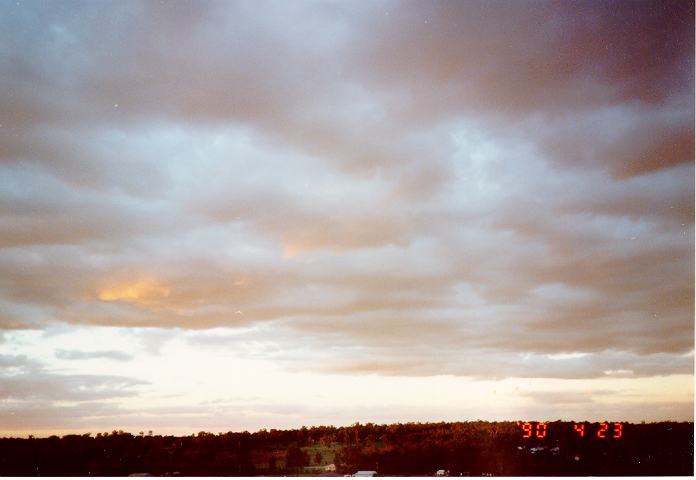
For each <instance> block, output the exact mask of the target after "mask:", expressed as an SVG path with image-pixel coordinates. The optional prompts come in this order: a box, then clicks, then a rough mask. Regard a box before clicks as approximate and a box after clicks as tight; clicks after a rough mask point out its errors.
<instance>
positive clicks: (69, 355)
mask: <svg viewBox="0 0 696 480" xmlns="http://www.w3.org/2000/svg"><path fill="white" fill-rule="evenodd" d="M55 355H56V357H57V358H60V359H61V360H91V359H96V358H104V359H107V360H116V361H119V362H126V361H128V360H132V359H133V355H130V354H128V353H124V352H119V351H117V350H99V351H90V352H85V351H81V350H56V352H55Z"/></svg>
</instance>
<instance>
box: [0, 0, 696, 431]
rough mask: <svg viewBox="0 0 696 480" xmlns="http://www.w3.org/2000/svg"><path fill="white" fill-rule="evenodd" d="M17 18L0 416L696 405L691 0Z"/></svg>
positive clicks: (352, 418) (362, 5)
mask: <svg viewBox="0 0 696 480" xmlns="http://www.w3.org/2000/svg"><path fill="white" fill-rule="evenodd" d="M0 12H1V13H0V225H1V227H0V435H19V436H26V435H29V434H35V435H51V434H57V435H62V434H66V433H87V432H91V433H92V434H95V433H96V432H104V431H109V432H110V431H112V430H118V429H123V430H126V431H130V432H133V433H137V432H138V431H148V430H152V431H154V432H155V433H161V434H170V433H171V434H192V433H196V432H199V431H209V432H213V433H217V432H227V431H241V430H249V431H256V430H258V429H261V428H294V427H299V426H302V425H308V426H309V425H336V426H338V425H349V424H352V423H354V422H361V423H366V422H374V423H391V422H411V421H412V422H415V421H422V422H424V421H466V420H477V419H482V420H525V421H529V420H535V421H543V420H556V419H563V420H589V421H598V420H609V421H633V422H640V421H659V420H668V419H672V420H693V412H694V403H693V402H694V400H693V393H694V377H693V375H694V7H693V2H688V1H681V0H680V1H670V0H660V1H656V2H652V1H644V0H636V1H627V0H626V1H619V2H616V1H592V2H589V1H574V2H565V1H531V0H525V1H513V0H508V1H501V0H491V1H473V0H465V1H437V0H433V1H391V0H370V1H365V2H362V1H332V0H326V1H299V0H298V1H292V2H288V1H280V0H279V1H261V2H258V1H219V2H215V1H210V2H209V1H205V0H198V1H195V2H188V1H181V0H175V1H171V2H156V1H104V0H95V1H80V2H73V1H64V0H61V1H55V2H42V1H35V2H31V1H24V0H12V1H7V0H3V1H1V2H0Z"/></svg>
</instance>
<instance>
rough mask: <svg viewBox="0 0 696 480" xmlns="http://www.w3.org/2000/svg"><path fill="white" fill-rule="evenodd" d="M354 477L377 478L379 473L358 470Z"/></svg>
mask: <svg viewBox="0 0 696 480" xmlns="http://www.w3.org/2000/svg"><path fill="white" fill-rule="evenodd" d="M353 476H354V477H375V476H377V472H375V471H374V470H358V471H357V472H355V473H354V474H353Z"/></svg>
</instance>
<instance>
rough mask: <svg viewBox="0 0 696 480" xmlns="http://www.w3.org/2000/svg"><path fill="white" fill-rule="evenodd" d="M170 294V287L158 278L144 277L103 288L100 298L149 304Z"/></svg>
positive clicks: (105, 300)
mask: <svg viewBox="0 0 696 480" xmlns="http://www.w3.org/2000/svg"><path fill="white" fill-rule="evenodd" d="M169 294H170V290H169V287H167V286H165V285H162V284H161V283H159V282H158V281H156V280H152V279H144V280H138V281H136V282H134V283H123V284H120V285H116V286H114V287H110V288H106V289H103V290H101V291H100V292H99V295H98V298H99V300H102V301H104V302H115V301H124V302H131V303H144V304H147V303H152V302H156V301H157V300H161V299H163V298H167V297H169Z"/></svg>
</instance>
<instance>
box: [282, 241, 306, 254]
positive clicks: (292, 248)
mask: <svg viewBox="0 0 696 480" xmlns="http://www.w3.org/2000/svg"><path fill="white" fill-rule="evenodd" d="M300 253H302V248H301V247H299V246H298V245H293V244H291V243H284V244H283V258H293V257H296V256H298V255H299V254H300Z"/></svg>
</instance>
